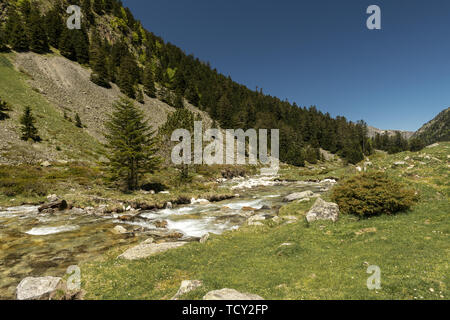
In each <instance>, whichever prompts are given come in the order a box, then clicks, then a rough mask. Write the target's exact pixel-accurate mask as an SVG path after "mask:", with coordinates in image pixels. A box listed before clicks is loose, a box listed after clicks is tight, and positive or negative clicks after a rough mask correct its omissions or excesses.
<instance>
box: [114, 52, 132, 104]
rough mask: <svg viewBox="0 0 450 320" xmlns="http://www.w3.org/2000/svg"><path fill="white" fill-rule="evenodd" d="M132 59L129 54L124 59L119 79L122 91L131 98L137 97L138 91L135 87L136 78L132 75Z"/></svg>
mask: <svg viewBox="0 0 450 320" xmlns="http://www.w3.org/2000/svg"><path fill="white" fill-rule="evenodd" d="M131 59H132V58H131V57H128V56H127V57H125V58H124V59H122V63H121V64H120V68H119V75H118V77H117V80H118V85H119V88H120V90H121V91H122V93H123V94H125V95H126V96H127V97H129V98H131V99H136V91H135V88H134V85H135V79H136V78H134V77H133V75H132V73H133V72H132V69H133V63H132V62H131Z"/></svg>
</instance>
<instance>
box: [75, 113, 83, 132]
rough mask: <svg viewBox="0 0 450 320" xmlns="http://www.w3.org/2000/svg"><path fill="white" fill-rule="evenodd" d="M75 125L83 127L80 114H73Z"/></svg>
mask: <svg viewBox="0 0 450 320" xmlns="http://www.w3.org/2000/svg"><path fill="white" fill-rule="evenodd" d="M75 126H77V127H78V128H83V124H82V123H81V119H80V115H79V114H78V113H77V114H76V115H75Z"/></svg>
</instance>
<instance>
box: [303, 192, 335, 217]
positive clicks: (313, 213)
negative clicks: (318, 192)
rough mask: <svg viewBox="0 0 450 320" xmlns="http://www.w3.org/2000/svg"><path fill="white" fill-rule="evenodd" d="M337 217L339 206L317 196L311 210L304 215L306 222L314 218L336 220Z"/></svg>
mask: <svg viewBox="0 0 450 320" xmlns="http://www.w3.org/2000/svg"><path fill="white" fill-rule="evenodd" d="M338 217H339V206H338V205H337V204H336V203H333V202H326V201H324V200H323V199H322V198H317V200H316V202H315V203H314V205H313V206H312V208H311V210H309V211H308V213H307V215H306V220H307V221H308V222H313V221H316V220H331V221H333V222H336V221H337V220H338Z"/></svg>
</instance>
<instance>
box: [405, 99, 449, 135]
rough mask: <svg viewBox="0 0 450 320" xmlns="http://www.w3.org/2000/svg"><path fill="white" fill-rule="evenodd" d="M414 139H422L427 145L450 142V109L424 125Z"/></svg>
mask: <svg viewBox="0 0 450 320" xmlns="http://www.w3.org/2000/svg"><path fill="white" fill-rule="evenodd" d="M412 137H413V138H420V139H422V140H423V141H424V142H425V143H426V144H432V143H435V142H440V141H450V107H448V108H447V109H445V110H443V111H442V112H441V113H439V114H438V115H437V116H436V117H435V118H434V119H433V120H431V121H429V122H427V123H426V124H424V125H423V127H422V128H420V129H419V130H417V132H415V133H414V135H413V136H412Z"/></svg>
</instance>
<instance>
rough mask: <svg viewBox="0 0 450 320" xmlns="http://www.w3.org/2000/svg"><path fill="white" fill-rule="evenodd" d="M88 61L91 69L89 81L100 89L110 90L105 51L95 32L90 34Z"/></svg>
mask: <svg viewBox="0 0 450 320" xmlns="http://www.w3.org/2000/svg"><path fill="white" fill-rule="evenodd" d="M90 60H91V61H90V65H91V68H92V74H91V81H92V82H94V83H95V84H96V85H99V86H101V87H105V88H111V85H110V84H109V78H110V77H109V72H108V69H107V63H108V59H107V58H106V53H105V49H104V47H103V46H102V45H101V41H100V37H99V36H98V33H97V32H94V33H93V34H92V42H91V48H90Z"/></svg>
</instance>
